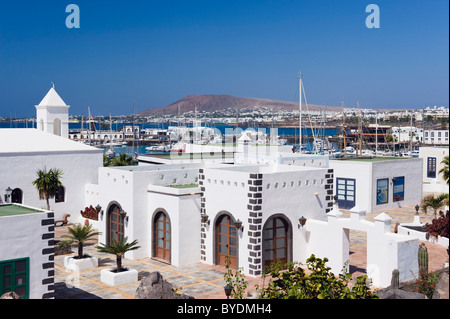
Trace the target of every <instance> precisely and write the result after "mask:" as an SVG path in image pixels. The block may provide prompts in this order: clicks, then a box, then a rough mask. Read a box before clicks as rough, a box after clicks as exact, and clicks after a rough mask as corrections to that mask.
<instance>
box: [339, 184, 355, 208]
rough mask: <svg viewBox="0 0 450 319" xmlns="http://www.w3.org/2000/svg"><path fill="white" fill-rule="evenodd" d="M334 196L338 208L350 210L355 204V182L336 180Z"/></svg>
mask: <svg viewBox="0 0 450 319" xmlns="http://www.w3.org/2000/svg"><path fill="white" fill-rule="evenodd" d="M336 193H337V194H336V195H337V201H338V206H339V208H343V209H351V208H353V207H355V203H356V180H355V179H352V178H336Z"/></svg>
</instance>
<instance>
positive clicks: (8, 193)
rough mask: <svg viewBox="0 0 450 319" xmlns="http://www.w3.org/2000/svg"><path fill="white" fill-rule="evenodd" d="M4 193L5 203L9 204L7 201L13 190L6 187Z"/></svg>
mask: <svg viewBox="0 0 450 319" xmlns="http://www.w3.org/2000/svg"><path fill="white" fill-rule="evenodd" d="M5 192H6V195H5V202H7V203H9V199H10V198H11V194H12V192H13V190H12V189H11V187H8V188H7V189H5Z"/></svg>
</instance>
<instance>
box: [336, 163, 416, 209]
mask: <svg viewBox="0 0 450 319" xmlns="http://www.w3.org/2000/svg"><path fill="white" fill-rule="evenodd" d="M330 168H331V169H333V170H334V194H336V185H337V183H336V180H337V178H351V179H355V180H356V205H357V206H358V207H359V208H361V209H363V210H366V211H367V212H369V213H370V212H376V211H381V210H387V209H392V208H398V207H403V206H408V205H412V204H417V203H419V202H420V200H421V198H422V159H420V158H415V159H398V160H386V161H376V162H361V161H352V160H331V161H330ZM399 176H404V177H405V184H404V200H402V201H397V202H394V201H393V198H392V193H393V186H392V178H394V177H399ZM384 178H387V179H389V199H388V202H387V203H385V204H379V205H377V200H376V196H377V180H378V179H384Z"/></svg>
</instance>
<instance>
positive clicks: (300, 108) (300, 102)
mask: <svg viewBox="0 0 450 319" xmlns="http://www.w3.org/2000/svg"><path fill="white" fill-rule="evenodd" d="M299 77H300V81H299V87H300V90H299V91H300V99H299V111H300V114H299V133H298V135H299V147H300V153H301V152H302V74H301V73H300V75H299Z"/></svg>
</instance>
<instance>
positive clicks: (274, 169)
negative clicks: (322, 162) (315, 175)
mask: <svg viewBox="0 0 450 319" xmlns="http://www.w3.org/2000/svg"><path fill="white" fill-rule="evenodd" d="M205 168H208V167H205ZM211 169H218V170H222V171H223V170H227V171H236V172H244V173H258V174H263V173H264V174H272V173H285V172H308V171H315V170H321V169H328V167H312V166H298V165H285V164H236V165H233V166H223V167H211Z"/></svg>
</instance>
